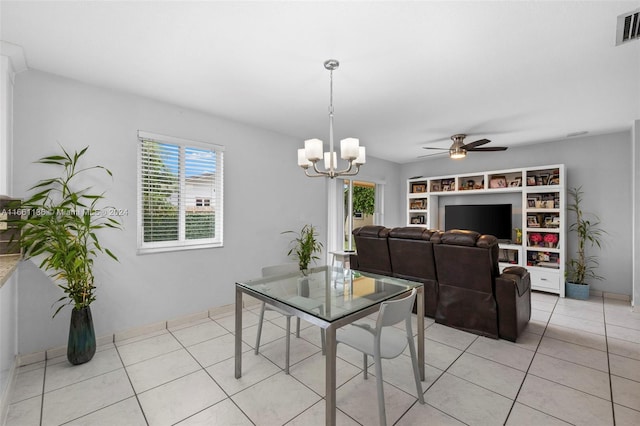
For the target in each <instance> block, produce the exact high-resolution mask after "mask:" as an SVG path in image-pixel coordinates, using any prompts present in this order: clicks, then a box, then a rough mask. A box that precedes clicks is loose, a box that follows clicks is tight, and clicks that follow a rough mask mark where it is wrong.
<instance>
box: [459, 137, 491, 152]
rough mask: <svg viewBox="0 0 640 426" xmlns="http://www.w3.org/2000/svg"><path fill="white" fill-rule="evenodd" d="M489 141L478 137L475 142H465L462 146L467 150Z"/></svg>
mask: <svg viewBox="0 0 640 426" xmlns="http://www.w3.org/2000/svg"><path fill="white" fill-rule="evenodd" d="M489 142H491V141H490V140H489V139H480V140H477V141H475V142H469V143H467V144H464V145H463V146H462V147H463V148H464V149H466V150H467V151H468V150H469V149H473V148H475V147H477V146H480V145H485V144H488V143H489Z"/></svg>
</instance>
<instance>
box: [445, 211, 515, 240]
mask: <svg viewBox="0 0 640 426" xmlns="http://www.w3.org/2000/svg"><path fill="white" fill-rule="evenodd" d="M444 225H445V231H449V230H451V229H468V230H471V231H476V232H479V233H481V234H489V235H493V236H495V237H496V238H498V239H499V240H511V204H475V205H458V206H456V205H451V206H445V207H444Z"/></svg>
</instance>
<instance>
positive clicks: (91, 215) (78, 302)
mask: <svg viewBox="0 0 640 426" xmlns="http://www.w3.org/2000/svg"><path fill="white" fill-rule="evenodd" d="M87 149H88V147H85V148H84V149H82V150H81V151H79V152H78V151H76V152H74V153H73V154H69V153H68V152H67V151H65V149H64V148H62V153H61V155H52V156H48V157H43V158H41V159H40V160H38V161H37V162H36V163H38V164H43V165H51V166H55V167H56V168H57V169H59V170H60V173H59V174H56V175H55V176H54V177H52V178H49V179H43V180H41V181H39V182H38V183H36V184H35V185H34V186H33V187H31V188H30V190H31V191H36V193H35V194H33V195H32V196H31V197H30V198H28V199H27V200H25V201H23V202H21V203H20V206H21V209H22V213H23V216H22V218H21V219H19V220H18V221H17V224H18V228H19V229H20V237H19V238H20V239H19V242H20V246H21V248H22V249H23V256H24V258H25V259H29V258H37V259H38V260H39V261H40V268H42V269H44V270H45V271H47V272H49V273H50V276H51V278H52V279H53V280H54V282H56V284H57V285H58V287H60V288H61V289H62V291H63V292H64V293H65V295H64V296H62V297H61V298H60V299H58V301H57V302H56V303H59V306H58V308H57V309H56V311H55V312H54V314H53V316H54V317H55V316H56V315H57V314H58V313H59V312H60V310H61V309H62V308H63V307H65V306H66V305H73V310H72V312H71V323H70V327H69V341H68V345H67V358H68V360H69V362H71V363H72V364H82V363H85V362H87V361H89V360H91V358H92V357H93V355H94V353H95V350H96V341H95V332H94V329H93V319H92V316H91V308H90V305H91V302H93V301H94V300H95V299H96V296H95V288H96V287H95V285H94V276H93V262H94V259H95V258H96V257H97V256H98V255H99V254H101V253H106V254H107V255H108V256H109V257H111V258H113V259H114V260H118V259H117V258H116V256H115V255H114V254H113V253H112V252H111V251H109V249H107V248H106V247H104V246H102V245H101V244H100V242H99V240H98V231H99V230H101V229H103V228H114V229H120V228H121V223H120V221H119V220H118V219H116V218H115V217H111V216H110V215H109V213H111V210H113V209H109V210H104V209H103V210H99V208H98V203H99V202H101V201H102V200H103V199H104V193H93V192H92V191H91V188H90V187H84V188H82V187H81V189H80V188H78V185H79V182H78V180H79V179H80V177H81V176H84V175H85V174H87V173H88V172H90V171H92V170H101V171H104V172H105V173H107V174H108V175H109V176H112V174H111V172H110V171H109V170H108V169H106V168H104V167H102V166H90V167H81V166H80V164H79V163H80V160H81V159H82V157H83V155H84V154H85V153H86V152H87Z"/></svg>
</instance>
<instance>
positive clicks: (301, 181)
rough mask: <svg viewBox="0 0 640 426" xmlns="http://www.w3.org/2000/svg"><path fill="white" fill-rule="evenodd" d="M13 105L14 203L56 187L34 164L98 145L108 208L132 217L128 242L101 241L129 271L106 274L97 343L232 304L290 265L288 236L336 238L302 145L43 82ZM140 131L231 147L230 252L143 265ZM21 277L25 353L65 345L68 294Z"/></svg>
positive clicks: (122, 236)
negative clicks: (240, 283)
mask: <svg viewBox="0 0 640 426" xmlns="http://www.w3.org/2000/svg"><path fill="white" fill-rule="evenodd" d="M14 99H15V104H14V107H15V131H14V141H15V143H14V171H15V173H14V188H15V191H14V194H15V196H23V195H24V194H25V192H26V190H27V188H28V187H29V186H30V185H32V184H34V183H35V182H36V181H37V180H38V179H41V178H44V177H45V176H47V173H49V171H47V170H46V168H43V167H42V166H37V165H34V164H33V161H34V160H36V159H38V158H40V157H42V156H44V155H49V154H52V153H55V152H57V150H58V149H59V148H58V143H60V144H62V145H63V146H64V147H65V148H68V149H71V150H73V149H79V148H82V147H84V146H85V145H89V146H90V149H89V151H88V154H87V158H88V159H90V160H91V161H92V162H96V163H99V164H101V165H104V166H105V167H107V168H109V169H111V171H112V172H113V174H114V178H113V181H111V180H109V179H102V181H100V182H97V183H96V185H97V186H99V187H101V188H102V187H106V188H108V192H107V198H108V201H109V204H111V205H113V206H115V207H117V208H121V209H128V211H129V214H128V216H126V217H124V227H125V230H124V231H122V232H118V231H115V232H105V233H103V234H102V235H101V238H102V242H103V243H104V245H105V246H107V247H109V248H110V249H111V250H112V251H113V252H114V253H115V254H116V255H117V256H118V257H119V259H120V262H119V263H116V262H113V261H111V260H110V259H100V260H98V261H97V262H96V271H95V275H96V283H97V286H98V291H97V300H96V302H95V303H94V304H93V305H92V310H93V317H94V321H95V323H96V324H95V326H96V333H97V335H98V336H100V335H105V334H109V333H113V332H116V331H122V330H126V329H129V328H132V327H136V326H140V325H144V324H149V323H153V322H156V321H162V320H165V319H170V318H175V317H179V316H182V315H186V314H189V313H193V312H198V311H203V310H206V309H208V308H210V307H215V306H220V305H225V304H230V303H233V301H234V283H235V281H237V280H242V279H247V278H251V277H255V276H259V274H260V268H261V267H262V266H264V265H269V264H276V263H282V262H286V261H287V259H286V252H287V245H288V242H289V240H290V237H289V236H287V235H280V232H281V231H284V230H288V229H299V228H300V227H301V226H302V225H303V224H304V223H313V224H314V225H316V226H317V227H318V229H319V232H320V235H321V236H322V238H323V239H324V236H325V235H326V229H327V228H326V227H327V224H326V186H325V182H324V180H323V179H309V178H307V177H305V176H304V174H303V173H302V171H301V170H300V169H299V168H298V167H297V165H296V164H297V163H296V148H298V145H300V143H301V142H300V141H298V140H294V139H292V138H289V137H287V136H283V135H279V134H275V133H272V132H268V131H264V130H261V129H256V128H252V127H248V126H245V125H242V124H240V123H235V122H231V121H228V120H224V119H221V118H217V117H213V116H210V115H206V114H203V113H200V112H196V111H192V110H187V109H183V108H180V107H178V106H172V105H167V104H163V103H159V102H155V101H152V100H148V99H144V98H140V97H136V96H132V95H128V94H123V93H119V92H114V91H109V90H104V89H101V88H97V87H94V86H89V85H84V84H80V83H78V82H75V81H72V80H68V79H64V78H61V77H57V76H54V75H51V74H46V73H42V72H37V71H27V72H24V73H21V74H19V75H18V76H17V79H16V86H15V96H14ZM139 129H140V130H146V131H150V132H154V133H160V134H166V135H170V136H176V137H180V138H186V139H192V140H198V141H205V142H207V141H208V142H212V143H217V144H222V145H225V146H226V151H225V177H224V182H225V188H224V189H225V229H224V238H225V241H224V247H222V248H216V249H206V250H190V251H183V252H170V253H158V254H147V255H141V256H138V255H136V173H137V168H136V143H137V139H136V132H137V130H139ZM274 160H275V161H274ZM274 165H275V167H274ZM19 272H20V274H19V283H18V293H19V309H18V314H19V317H18V324H19V331H18V333H19V340H18V350H19V352H20V353H23V354H26V353H31V352H36V351H41V350H45V349H48V348H51V347H56V346H61V345H64V344H66V339H67V332H68V321H69V315H70V309H66V310H64V311H63V312H62V313H61V314H59V315H58V317H56V318H55V319H54V320H52V319H51V314H52V313H53V309H52V308H51V305H52V303H53V302H54V301H55V300H56V299H58V297H60V295H61V291H60V290H59V289H57V288H56V287H55V286H54V285H53V284H52V283H51V282H50V280H49V279H48V277H47V276H46V275H45V274H44V273H43V272H41V271H40V270H39V269H38V268H37V267H36V266H35V265H34V264H33V263H32V262H23V263H22V265H21V266H20V271H19Z"/></svg>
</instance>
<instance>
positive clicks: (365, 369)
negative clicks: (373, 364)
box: [362, 352, 369, 380]
mask: <svg viewBox="0 0 640 426" xmlns="http://www.w3.org/2000/svg"><path fill="white" fill-rule="evenodd" d="M362 361H363V363H362V365H363V367H362V373H363V374H364V379H365V380H367V379H368V378H369V360H368V359H367V354H365V353H364V352H363V353H362Z"/></svg>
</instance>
